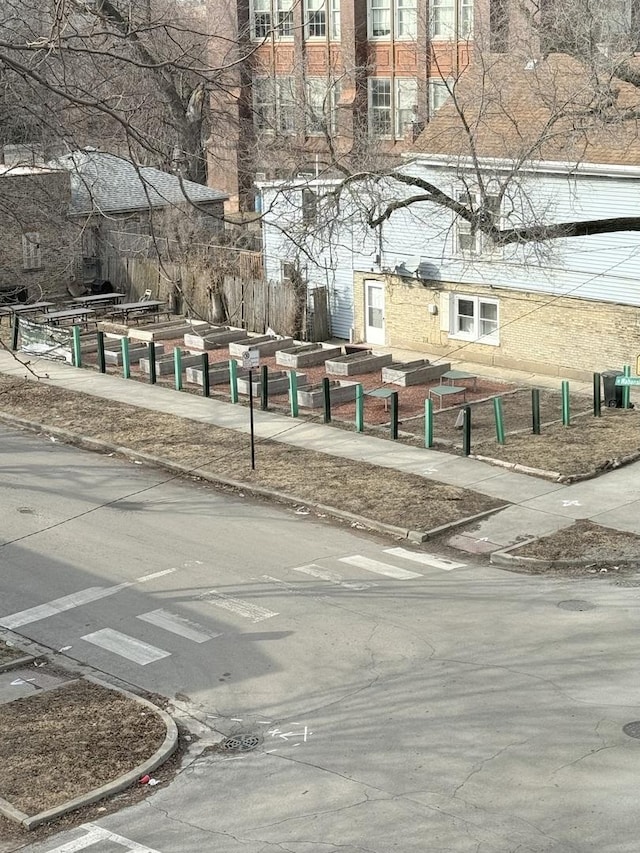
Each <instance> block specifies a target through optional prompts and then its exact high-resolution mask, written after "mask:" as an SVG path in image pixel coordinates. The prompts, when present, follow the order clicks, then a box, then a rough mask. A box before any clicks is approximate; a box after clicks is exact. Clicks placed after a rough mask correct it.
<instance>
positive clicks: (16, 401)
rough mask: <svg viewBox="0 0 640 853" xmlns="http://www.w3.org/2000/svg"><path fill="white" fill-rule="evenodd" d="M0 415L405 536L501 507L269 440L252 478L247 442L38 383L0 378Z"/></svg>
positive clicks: (260, 450)
mask: <svg viewBox="0 0 640 853" xmlns="http://www.w3.org/2000/svg"><path fill="white" fill-rule="evenodd" d="M0 410H2V411H4V412H7V413H10V414H13V415H18V416H20V417H24V418H27V419H30V420H35V421H40V422H43V423H45V424H47V425H50V426H56V427H60V428H64V429H68V430H71V431H74V432H77V433H78V434H82V435H85V436H89V437H91V438H97V439H101V440H103V441H108V442H112V443H114V444H116V445H118V446H122V447H127V448H131V449H132V450H139V451H143V452H145V453H148V454H151V455H154V456H158V457H163V458H166V459H169V460H171V461H173V462H179V463H180V464H183V465H188V466H192V467H193V469H194V473H195V474H196V475H197V474H198V473H199V472H207V473H210V474H213V475H216V476H219V477H223V478H228V479H232V480H238V481H242V482H244V483H247V484H249V485H256V486H260V487H266V488H272V489H277V490H279V491H281V492H286V493H288V494H290V495H293V496H295V497H296V499H298V500H299V501H300V502H301V503H304V502H310V503H311V502H313V503H320V504H326V505H329V506H333V507H336V508H338V509H341V510H345V511H348V512H352V513H356V514H359V515H363V516H365V517H367V518H371V519H374V520H376V521H379V522H383V523H386V524H392V525H397V526H400V527H403V528H409V529H412V530H421V531H424V530H429V529H432V528H434V527H438V526H440V525H442V524H447V523H448V522H451V521H457V520H459V519H463V518H468V517H469V516H472V515H476V514H477V513H480V512H484V511H486V510H490V509H493V508H495V507H498V506H500V505H502V502H499V501H496V500H494V499H492V498H488V497H485V496H484V495H480V494H477V493H475V492H472V491H469V490H466V489H460V488H457V487H454V486H446V485H441V484H438V483H433V482H431V481H427V480H424V479H423V478H422V477H419V476H416V475H412V474H403V473H400V472H396V471H389V470H387V469H384V468H381V467H379V466H377V465H371V464H368V463H363V462H354V461H351V460H345V459H339V458H336V457H332V456H329V455H327V454H323V453H317V452H315V451H311V450H302V449H299V448H295V447H290V446H287V445H284V444H278V443H277V442H274V441H269V440H264V441H259V442H258V444H257V447H256V470H255V471H252V470H251V462H250V444H249V438H248V437H247V436H244V435H241V434H239V433H236V432H233V431H232V430H225V429H221V428H218V427H213V426H210V425H208V424H202V423H198V422H196V421H190V420H188V419H185V418H179V417H176V416H174V415H166V414H161V413H158V412H151V411H147V410H144V409H138V408H136V407H134V406H129V405H125V404H123V403H118V402H113V401H110V400H103V399H100V398H97V397H91V396H89V395H87V394H81V393H77V392H72V391H67V390H63V389H60V388H55V387H52V386H49V385H47V384H46V383H45V382H38V383H36V382H32V381H26V380H13V379H8V378H2V377H0ZM292 426H293V425H292ZM195 469H197V470H195Z"/></svg>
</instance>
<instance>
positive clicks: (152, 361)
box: [147, 341, 158, 385]
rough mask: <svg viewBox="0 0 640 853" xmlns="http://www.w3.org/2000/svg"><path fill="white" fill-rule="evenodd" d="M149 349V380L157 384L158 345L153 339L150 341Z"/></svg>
mask: <svg viewBox="0 0 640 853" xmlns="http://www.w3.org/2000/svg"><path fill="white" fill-rule="evenodd" d="M147 350H148V358H149V382H150V383H151V384H152V385H155V384H156V380H157V378H158V377H157V376H156V345H155V344H154V342H153V341H149V346H148V347H147Z"/></svg>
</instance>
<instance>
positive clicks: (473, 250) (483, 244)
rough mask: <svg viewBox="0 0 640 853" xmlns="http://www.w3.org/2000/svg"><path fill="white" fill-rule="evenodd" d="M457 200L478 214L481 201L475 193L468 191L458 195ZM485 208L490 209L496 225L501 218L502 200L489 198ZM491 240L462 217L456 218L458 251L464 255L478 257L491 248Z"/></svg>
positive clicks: (493, 197) (495, 197)
mask: <svg viewBox="0 0 640 853" xmlns="http://www.w3.org/2000/svg"><path fill="white" fill-rule="evenodd" d="M456 200H457V201H459V202H460V204H464V205H466V206H467V207H468V208H469V209H470V210H471V211H472V212H474V213H478V212H479V206H480V199H479V197H478V196H477V195H476V193H473V192H471V193H470V192H467V191H466V190H464V191H460V192H458V193H456ZM485 208H488V210H489V214H490V216H491V219H492V220H493V222H495V223H496V224H497V223H498V220H499V218H500V199H499V197H498V196H491V195H490V196H487V198H486V202H485ZM491 245H492V244H491V239H490V238H489V237H486V236H485V235H484V234H482V232H481V231H478V229H477V228H475V227H474V225H473V224H472V223H471V222H467V220H466V219H462V217H460V216H457V217H456V250H457V251H458V252H459V253H460V254H463V255H478V254H480V253H481V252H483V251H485V250H487V249H489V248H490V247H491Z"/></svg>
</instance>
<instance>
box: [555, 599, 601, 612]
mask: <svg viewBox="0 0 640 853" xmlns="http://www.w3.org/2000/svg"><path fill="white" fill-rule="evenodd" d="M558 607H561V608H562V610H593V609H594V608H595V604H592V603H591V602H590V601H582V599H580V598H568V599H567V600H566V601H559V602H558Z"/></svg>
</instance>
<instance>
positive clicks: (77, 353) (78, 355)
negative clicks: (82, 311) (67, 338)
mask: <svg viewBox="0 0 640 853" xmlns="http://www.w3.org/2000/svg"><path fill="white" fill-rule="evenodd" d="M71 334H72V335H73V366H74V367H82V347H81V345H80V326H74V327H73V329H72V330H71Z"/></svg>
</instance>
